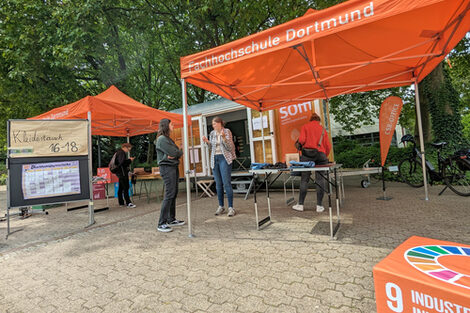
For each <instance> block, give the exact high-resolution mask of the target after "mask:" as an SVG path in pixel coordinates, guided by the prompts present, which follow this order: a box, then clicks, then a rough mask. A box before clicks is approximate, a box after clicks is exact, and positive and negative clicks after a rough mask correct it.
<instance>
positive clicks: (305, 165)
mask: <svg viewBox="0 0 470 313" xmlns="http://www.w3.org/2000/svg"><path fill="white" fill-rule="evenodd" d="M290 165H291V168H310V167H315V162H314V161H307V162H297V161H290Z"/></svg>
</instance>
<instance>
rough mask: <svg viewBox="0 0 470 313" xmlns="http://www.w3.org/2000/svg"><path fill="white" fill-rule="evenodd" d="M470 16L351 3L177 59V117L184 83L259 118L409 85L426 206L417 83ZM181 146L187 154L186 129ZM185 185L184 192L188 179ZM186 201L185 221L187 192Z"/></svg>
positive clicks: (459, 8) (440, 0) (411, 4)
mask: <svg viewBox="0 0 470 313" xmlns="http://www.w3.org/2000/svg"><path fill="white" fill-rule="evenodd" d="M469 10H470V0H373V1H371V0H350V1H347V2H344V3H342V4H339V5H336V6H333V7H330V8H328V9H325V10H321V11H315V10H309V11H308V12H307V13H306V14H305V15H304V16H302V17H299V18H297V19H294V20H292V21H289V22H287V23H284V24H281V25H278V26H276V27H273V28H271V29H268V30H265V31H262V32H260V33H257V34H253V35H251V36H248V37H245V38H242V39H239V40H236V41H233V42H230V43H227V44H225V45H222V46H219V47H215V48H213V49H210V50H207V51H202V52H199V53H196V54H193V55H189V56H185V57H182V58H181V59H180V63H181V78H182V80H181V83H182V91H183V115H185V114H186V113H187V101H186V82H189V83H191V84H193V85H195V86H198V87H201V88H204V89H206V90H209V91H211V92H213V93H215V94H218V95H220V96H222V97H225V98H227V99H230V100H232V101H235V102H238V103H240V104H243V105H245V106H247V107H250V108H252V109H256V110H258V111H266V110H271V109H275V108H279V107H282V106H286V105H290V104H295V103H299V102H300V101H307V100H313V99H327V100H328V99H329V98H331V97H334V96H337V95H341V94H348V93H355V92H361V91H369V90H375V89H384V88H390V87H398V86H406V85H410V84H413V83H414V84H415V90H416V99H417V103H416V110H417V113H418V114H417V115H418V117H419V118H418V128H419V132H420V143H421V152H422V165H423V174H424V175H423V176H424V182H425V198H426V200H427V199H428V192H427V184H426V170H425V156H424V144H423V136H422V127H421V118H420V116H421V115H420V111H419V110H420V107H419V97H418V85H417V83H418V82H419V81H421V80H422V79H423V78H424V77H425V76H426V75H427V74H429V73H430V72H431V71H432V70H433V69H434V68H435V67H436V66H437V64H439V62H441V61H442V59H443V58H444V57H445V56H446V55H447V54H448V53H449V52H450V51H451V50H452V49H453V48H454V47H455V45H456V44H457V43H458V42H459V41H460V40H461V39H462V38H463V36H465V34H466V33H467V32H468V31H469V30H470V14H468V11H469ZM184 138H185V152H187V151H188V150H187V149H188V144H187V141H188V138H187V129H186V127H185V130H184ZM185 154H186V155H187V153H185ZM185 169H189V160H187V159H185ZM186 173H188V171H187V170H186ZM186 182H187V189H188V190H189V174H186ZM187 197H188V202H187V203H188V214H189V213H190V201H189V200H190V195H189V191H188V195H187ZM188 220H189V216H188ZM188 225H189V232H190V235H191V223H188Z"/></svg>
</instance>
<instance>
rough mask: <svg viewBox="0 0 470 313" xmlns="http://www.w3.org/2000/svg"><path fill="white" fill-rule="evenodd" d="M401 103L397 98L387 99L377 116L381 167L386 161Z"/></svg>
mask: <svg viewBox="0 0 470 313" xmlns="http://www.w3.org/2000/svg"><path fill="white" fill-rule="evenodd" d="M402 107H403V101H402V100H401V99H400V98H399V97H394V96H391V97H388V98H387V99H385V100H384V102H382V106H381V107H380V115H379V128H380V157H381V158H382V166H384V164H385V160H386V159H387V154H388V150H389V149H390V144H391V143H392V137H393V133H394V132H395V126H396V125H397V122H398V117H399V116H400V112H401V109H402Z"/></svg>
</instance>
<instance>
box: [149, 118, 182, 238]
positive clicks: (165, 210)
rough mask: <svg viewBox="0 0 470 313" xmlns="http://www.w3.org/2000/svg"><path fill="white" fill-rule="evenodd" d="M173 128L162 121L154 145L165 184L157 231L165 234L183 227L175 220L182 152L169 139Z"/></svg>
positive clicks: (169, 122) (166, 121)
mask: <svg viewBox="0 0 470 313" xmlns="http://www.w3.org/2000/svg"><path fill="white" fill-rule="evenodd" d="M173 128H174V126H173V123H171V121H170V120H169V119H166V118H165V119H162V120H161V121H160V124H159V125H158V138H157V143H156V150H157V161H158V166H159V167H160V175H161V176H162V178H163V183H164V184H165V195H164V197H163V202H162V206H161V209H160V219H159V221H158V227H157V229H158V230H159V231H161V232H165V233H167V232H171V231H172V230H173V229H172V228H171V227H172V226H181V225H184V221H180V220H177V219H176V218H175V215H176V210H175V208H176V197H177V195H178V180H179V171H178V165H179V163H180V161H179V159H180V158H181V156H182V155H183V151H181V149H180V148H178V146H177V145H176V144H175V142H174V141H173V140H172V139H171V138H170V132H171V131H173Z"/></svg>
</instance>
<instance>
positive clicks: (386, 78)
mask: <svg viewBox="0 0 470 313" xmlns="http://www.w3.org/2000/svg"><path fill="white" fill-rule="evenodd" d="M469 6H470V0H413V1H410V0H374V1H370V0H350V1H347V2H344V3H342V4H339V5H336V6H333V7H330V8H328V9H325V10H321V11H315V10H309V11H308V12H307V13H306V14H305V15H304V16H302V17H299V18H297V19H294V20H292V21H290V22H287V23H284V24H281V25H278V26H276V27H273V28H271V29H268V30H265V31H262V32H260V33H257V34H254V35H251V36H248V37H246V38H242V39H239V40H236V41H234V42H230V43H227V44H225V45H222V46H219V47H216V48H213V49H210V50H207V51H203V52H200V53H196V54H193V55H190V56H186V57H182V58H181V77H182V78H184V79H185V80H186V82H189V83H191V84H193V85H196V86H198V87H201V88H204V89H206V90H209V91H211V92H213V93H215V94H218V95H220V96H222V97H225V98H227V99H230V100H232V101H235V102H237V103H240V104H243V105H245V106H248V107H250V108H253V109H257V110H259V111H264V110H271V109H274V108H278V107H281V106H285V105H289V104H293V103H298V102H299V101H305V100H312V99H320V98H323V99H328V98H331V97H334V96H336V95H341V94H347V93H355V92H360V91H369V90H374V89H383V88H390V87H397V86H404V85H410V84H412V83H414V82H415V81H416V80H417V81H418V82H419V81H421V80H422V79H423V78H424V77H425V76H426V75H427V74H428V73H429V72H431V71H432V69H433V68H434V67H435V66H436V65H437V64H438V63H439V62H440V61H441V60H442V59H443V58H444V57H445V56H446V55H447V54H448V53H449V52H450V51H451V50H452V49H453V48H454V46H455V45H456V44H457V43H458V42H459V41H460V40H461V39H462V37H463V36H465V34H466V33H467V32H468V31H469V30H470V14H467V13H468V11H469Z"/></svg>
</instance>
